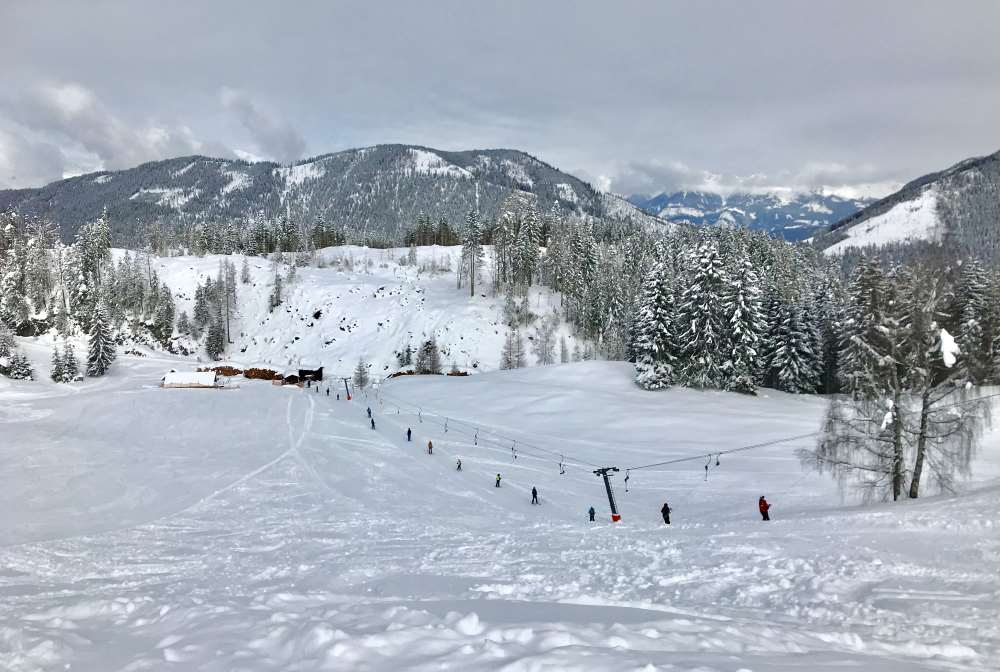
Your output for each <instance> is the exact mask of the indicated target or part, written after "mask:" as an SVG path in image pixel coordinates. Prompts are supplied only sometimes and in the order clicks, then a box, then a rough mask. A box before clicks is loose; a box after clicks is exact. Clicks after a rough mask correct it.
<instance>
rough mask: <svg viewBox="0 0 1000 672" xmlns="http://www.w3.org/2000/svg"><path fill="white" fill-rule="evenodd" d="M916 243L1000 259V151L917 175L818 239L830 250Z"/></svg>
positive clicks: (963, 255) (842, 221)
mask: <svg viewBox="0 0 1000 672" xmlns="http://www.w3.org/2000/svg"><path fill="white" fill-rule="evenodd" d="M916 241H928V242H934V243H947V244H948V245H950V246H951V247H952V248H953V249H954V250H955V252H956V253H957V254H958V255H959V256H960V257H962V258H964V257H970V256H972V257H978V258H980V259H983V260H1000V152H995V153H993V154H990V155H988V156H982V157H977V158H972V159H966V160H965V161H961V162H959V163H956V164H955V165H954V166H952V167H951V168H948V169H946V170H942V171H940V172H936V173H930V174H928V175H924V176H923V177H920V178H917V179H916V180H913V181H912V182H910V183H908V184H906V185H904V186H903V188H902V189H900V190H899V191H897V192H896V193H894V194H891V195H889V196H886V197H885V198H883V199H881V200H879V201H876V202H875V203H872V204H871V205H869V206H868V207H866V208H864V209H863V210H861V211H859V212H857V213H855V214H853V215H851V216H850V217H847V218H845V219H842V220H841V221H839V222H837V223H836V224H835V225H834V226H833V227H832V229H831V230H830V231H829V232H827V233H826V234H824V235H823V236H820V237H818V238H817V244H819V245H820V246H821V247H823V248H825V249H826V251H827V252H828V253H837V252H843V251H845V250H847V249H849V248H864V247H868V246H885V245H890V244H899V243H912V242H916Z"/></svg>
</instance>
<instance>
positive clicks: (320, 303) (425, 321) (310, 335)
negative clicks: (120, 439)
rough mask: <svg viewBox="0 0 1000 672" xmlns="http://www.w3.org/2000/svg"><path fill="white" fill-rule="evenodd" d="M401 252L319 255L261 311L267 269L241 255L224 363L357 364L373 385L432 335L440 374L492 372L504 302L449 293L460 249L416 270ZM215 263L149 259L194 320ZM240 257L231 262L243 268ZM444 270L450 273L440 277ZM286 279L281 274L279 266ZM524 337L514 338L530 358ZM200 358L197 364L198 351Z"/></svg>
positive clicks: (551, 304)
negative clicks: (404, 352) (242, 275)
mask: <svg viewBox="0 0 1000 672" xmlns="http://www.w3.org/2000/svg"><path fill="white" fill-rule="evenodd" d="M407 252H408V250H406V249H388V250H373V249H368V248H360V247H352V246H345V247H336V248H327V249H324V250H321V251H319V252H318V254H319V255H320V257H321V258H322V262H321V264H322V266H323V267H321V268H315V267H303V268H299V269H297V270H296V279H295V281H294V282H292V283H290V284H286V285H285V290H284V296H285V300H284V303H283V304H282V305H281V306H279V307H278V308H276V309H275V310H274V311H269V310H268V308H269V306H268V297H269V296H270V290H271V287H272V284H273V281H274V272H275V270H274V266H273V264H272V263H271V262H269V261H266V260H264V259H262V258H260V257H249V258H248V263H249V268H250V276H251V282H250V283H249V284H240V285H239V286H238V287H237V297H238V304H239V310H238V315H237V319H236V321H235V322H234V324H233V326H232V328H231V333H232V340H233V341H234V342H233V344H232V345H229V346H228V348H227V353H226V357H227V359H228V360H229V361H235V362H238V363H241V364H247V365H265V366H271V367H273V368H275V369H278V370H282V371H283V370H285V369H286V368H296V366H297V364H298V362H299V361H300V360H305V361H309V362H320V363H322V364H323V365H325V366H326V367H327V370H328V371H330V372H331V373H339V374H340V375H351V372H352V371H353V369H354V367H355V365H357V363H358V359H359V358H360V357H364V358H365V359H366V360H367V361H368V362H369V363H370V364H371V372H372V377H373V378H375V379H381V378H382V377H384V376H385V375H386V374H387V373H390V372H392V371H395V370H396V369H397V368H398V365H397V362H396V352H397V351H398V350H401V349H402V348H404V347H405V346H406V344H407V343H408V342H409V343H410V344H412V346H413V347H414V348H417V347H418V346H419V345H420V344H421V343H422V342H423V341H424V340H426V339H428V338H430V337H431V336H432V335H434V336H435V337H436V338H437V343H438V346H439V348H440V349H441V352H442V359H443V362H444V364H445V366H446V367H449V366H450V365H451V364H452V363H454V364H457V365H458V366H459V368H461V369H463V370H470V371H472V370H479V371H484V370H495V369H497V368H498V366H499V362H500V351H501V348H502V345H503V339H504V336H505V334H506V327H505V324H504V320H503V305H504V297H503V296H493V295H492V294H491V292H490V291H489V289H488V288H486V287H484V288H483V290H482V291H480V292H477V295H476V296H475V297H470V296H469V291H468V289H462V290H459V289H456V287H455V273H454V272H453V270H452V269H454V268H455V267H456V266H457V265H458V257H459V255H460V254H461V249H460V248H458V247H438V246H430V247H418V248H417V249H416V257H417V263H416V264H415V265H413V264H409V263H402V264H401V263H400V261H401V260H402V261H403V262H406V256H407ZM221 259H222V257H219V256H213V255H209V256H205V257H170V258H159V259H155V260H154V270H155V271H156V273H157V275H158V276H159V277H160V279H161V280H162V281H164V282H166V283H167V284H168V285H169V286H170V287H171V289H172V290H173V293H174V298H175V301H176V304H177V312H178V314H180V312H181V311H186V312H187V314H188V315H192V314H193V312H194V294H195V288H196V287H197V285H198V283H203V282H204V281H205V279H207V278H209V277H213V278H214V277H215V276H216V274H217V272H218V268H219V263H220V261H221ZM242 259H243V258H242V257H241V256H239V255H235V256H234V257H232V258H231V260H232V261H233V262H234V263H235V264H236V265H237V266H240V265H241V264H242ZM444 269H448V270H444ZM280 272H281V274H282V276H283V277H284V276H285V275H286V274H287V267H286V266H284V265H282V266H281V268H280ZM529 304H530V307H531V311H532V312H533V313H534V314H535V315H538V316H540V317H542V316H548V315H552V314H553V313H554V312H555V311H557V309H558V307H559V296H558V295H557V294H555V293H553V292H550V291H548V290H547V289H546V288H544V287H542V288H540V287H534V288H532V290H531V293H530V300H529ZM531 335H532V329H531V328H530V327H529V328H528V329H526V330H524V332H523V334H522V336H523V338H524V342H525V345H526V347H528V352H529V355H528V358H527V359H528V361H529V362H532V363H533V362H534V357H533V356H532V355H531V354H530V353H531V349H530V344H531V340H530V337H531ZM560 335H563V336H565V338H566V339H567V344H568V346H569V348H570V350H572V349H573V348H574V347H575V346H577V345H578V344H579V341H578V340H577V339H576V338H575V337H573V336H572V335H571V334H570V329H569V327H568V325H565V324H563V325H560V328H559V332H558V333H557V336H556V338H558V337H559V336H560ZM197 354H198V356H200V357H202V358H205V353H204V352H203V351H199V352H198V353H197Z"/></svg>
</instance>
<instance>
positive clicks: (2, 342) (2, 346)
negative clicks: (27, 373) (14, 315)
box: [0, 322, 17, 358]
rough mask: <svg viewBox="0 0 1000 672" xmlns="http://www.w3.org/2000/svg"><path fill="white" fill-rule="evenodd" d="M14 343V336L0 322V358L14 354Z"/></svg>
mask: <svg viewBox="0 0 1000 672" xmlns="http://www.w3.org/2000/svg"><path fill="white" fill-rule="evenodd" d="M16 343H17V342H16V341H15V340H14V334H12V333H11V331H10V329H8V328H7V325H5V324H4V323H3V322H0V358H4V357H10V356H11V355H12V354H13V353H14V348H15V347H16Z"/></svg>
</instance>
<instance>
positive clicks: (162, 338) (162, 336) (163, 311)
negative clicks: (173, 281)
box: [150, 283, 176, 346]
mask: <svg viewBox="0 0 1000 672" xmlns="http://www.w3.org/2000/svg"><path fill="white" fill-rule="evenodd" d="M159 295H160V298H159V304H158V305H157V307H156V313H155V314H154V315H153V323H152V325H151V326H150V331H151V332H152V334H153V337H154V338H156V340H158V341H159V342H160V344H162V345H163V346H166V345H167V343H169V342H170V338H171V337H172V336H173V335H174V311H175V310H176V308H175V306H174V297H173V295H172V294H171V293H170V288H169V287H167V285H166V284H165V283H164V285H163V287H162V288H161V289H160V293H159Z"/></svg>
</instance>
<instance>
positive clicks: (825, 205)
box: [628, 191, 873, 241]
mask: <svg viewBox="0 0 1000 672" xmlns="http://www.w3.org/2000/svg"><path fill="white" fill-rule="evenodd" d="M628 200H629V201H630V202H631V203H633V204H635V205H636V206H638V207H639V208H641V209H642V210H644V211H645V212H647V213H649V214H651V215H656V216H657V217H659V218H661V219H664V220H666V221H668V222H673V223H676V224H692V225H695V226H706V225H711V226H716V225H718V226H739V227H744V226H745V227H749V228H751V229H756V230H761V231H767V232H768V233H770V234H771V235H773V236H776V237H780V238H784V239H786V240H793V241H801V240H807V239H809V238H812V237H814V236H816V235H818V234H821V233H823V232H824V231H826V230H827V229H828V228H829V227H830V226H831V225H832V224H834V223H835V222H838V221H840V220H842V219H844V218H845V217H850V216H851V215H854V214H855V213H857V212H858V211H859V210H861V209H862V208H864V207H865V206H867V205H868V204H870V203H872V201H873V199H846V198H841V197H840V196H833V195H829V194H821V193H806V194H788V195H785V194H777V193H765V194H749V193H737V194H731V195H729V196H721V195H719V194H714V193H709V192H704V191H676V192H673V193H660V194H657V195H655V196H648V195H642V194H637V195H633V196H629V198H628Z"/></svg>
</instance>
